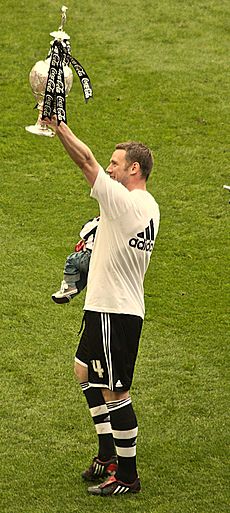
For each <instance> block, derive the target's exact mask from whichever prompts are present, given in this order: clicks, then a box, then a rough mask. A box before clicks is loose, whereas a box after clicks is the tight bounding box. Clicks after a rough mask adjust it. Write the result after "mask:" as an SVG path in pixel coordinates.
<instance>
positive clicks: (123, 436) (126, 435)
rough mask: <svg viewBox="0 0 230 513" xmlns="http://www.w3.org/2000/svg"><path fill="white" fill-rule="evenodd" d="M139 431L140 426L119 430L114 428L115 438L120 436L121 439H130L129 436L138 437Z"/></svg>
mask: <svg viewBox="0 0 230 513" xmlns="http://www.w3.org/2000/svg"><path fill="white" fill-rule="evenodd" d="M137 433H138V427H136V428H134V429H127V430H126V431H117V430H116V429H113V436H114V438H118V439H119V440H122V439H123V440H128V439H129V438H136V437H137Z"/></svg>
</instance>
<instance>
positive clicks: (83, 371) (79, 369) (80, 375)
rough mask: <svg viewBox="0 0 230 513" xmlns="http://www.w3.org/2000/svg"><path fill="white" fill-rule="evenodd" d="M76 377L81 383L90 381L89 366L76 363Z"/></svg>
mask: <svg viewBox="0 0 230 513" xmlns="http://www.w3.org/2000/svg"><path fill="white" fill-rule="evenodd" d="M74 375H75V378H76V379H77V381H79V383H85V382H86V381H88V367H87V365H86V366H84V365H81V364H80V363H78V362H74Z"/></svg>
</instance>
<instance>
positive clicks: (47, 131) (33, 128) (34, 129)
mask: <svg viewBox="0 0 230 513" xmlns="http://www.w3.org/2000/svg"><path fill="white" fill-rule="evenodd" d="M25 129H26V130H27V132H30V133H31V134H35V135H45V136H46V137H54V136H55V133H54V132H53V130H51V128H47V126H44V127H42V126H40V125H29V126H26V127H25Z"/></svg>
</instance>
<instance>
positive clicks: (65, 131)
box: [56, 123, 99, 186]
mask: <svg viewBox="0 0 230 513" xmlns="http://www.w3.org/2000/svg"><path fill="white" fill-rule="evenodd" d="M56 134H57V136H58V137H59V139H60V141H61V142H62V144H63V146H64V148H65V149H66V151H67V153H68V154H69V156H70V157H71V159H72V160H73V161H74V162H75V164H76V165H77V166H79V167H80V169H82V171H83V173H84V175H85V177H86V179H87V180H88V182H89V183H90V185H91V186H92V185H93V184H94V182H95V180H96V177H97V174H98V170H99V164H98V162H97V161H96V159H95V157H94V155H93V153H92V151H91V150H90V148H88V146H87V145H86V144H85V143H83V142H82V141H81V140H80V139H78V138H77V137H76V136H75V135H74V134H73V132H72V131H71V130H70V128H69V127H68V126H67V125H66V124H65V123H60V125H58V126H57V127H56Z"/></svg>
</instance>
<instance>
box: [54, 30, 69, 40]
mask: <svg viewBox="0 0 230 513" xmlns="http://www.w3.org/2000/svg"><path fill="white" fill-rule="evenodd" d="M50 36H52V37H54V39H59V40H60V41H64V39H70V36H69V35H68V34H66V32H64V30H56V31H54V32H50Z"/></svg>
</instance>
